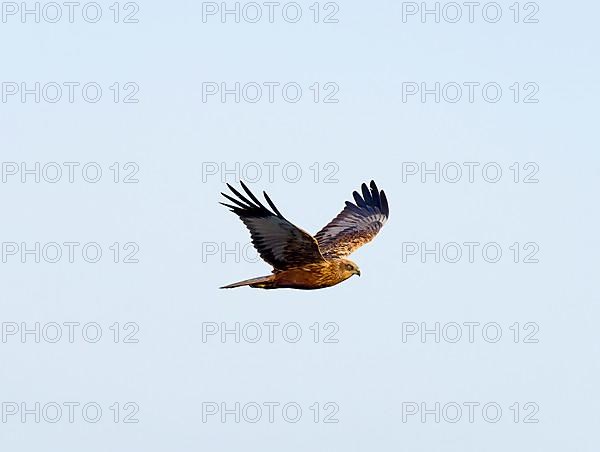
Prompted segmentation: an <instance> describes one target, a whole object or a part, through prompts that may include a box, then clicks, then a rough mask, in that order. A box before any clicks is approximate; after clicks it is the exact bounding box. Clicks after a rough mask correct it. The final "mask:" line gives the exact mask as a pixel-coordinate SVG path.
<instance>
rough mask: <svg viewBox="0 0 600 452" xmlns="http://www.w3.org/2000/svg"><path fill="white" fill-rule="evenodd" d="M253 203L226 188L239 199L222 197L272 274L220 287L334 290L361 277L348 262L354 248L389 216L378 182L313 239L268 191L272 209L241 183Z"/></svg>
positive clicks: (372, 235)
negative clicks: (328, 288)
mask: <svg viewBox="0 0 600 452" xmlns="http://www.w3.org/2000/svg"><path fill="white" fill-rule="evenodd" d="M240 184H241V186H242V188H243V189H244V191H245V192H246V194H247V195H248V197H249V198H250V199H248V198H247V197H246V196H244V195H242V194H241V193H240V192H239V191H237V190H236V189H235V188H233V187H232V186H231V185H229V184H227V186H228V187H229V189H230V190H231V192H232V193H233V194H234V195H235V197H233V196H231V195H228V194H225V193H221V194H222V195H223V196H224V197H225V198H226V199H227V200H228V201H230V202H231V203H232V204H228V203H221V204H223V205H224V206H227V207H229V208H230V209H231V211H232V212H234V213H235V214H236V215H238V216H239V217H240V219H241V220H242V221H243V222H244V224H245V225H246V227H247V228H248V230H249V231H250V236H251V237H252V243H253V244H254V247H255V248H256V249H257V251H258V253H259V254H260V256H261V257H262V258H263V260H265V262H267V263H269V264H271V265H272V266H273V274H271V275H267V276H260V277H258V278H252V279H247V280H245V281H240V282H237V283H233V284H229V285H227V286H223V287H221V289H231V288H234V287H241V286H250V287H258V288H261V289H279V288H290V289H307V290H309V289H322V288H324V287H330V286H334V285H336V284H339V283H341V282H342V281H345V280H346V279H348V278H350V277H351V276H353V275H359V276H360V270H359V268H358V266H357V265H356V264H355V263H354V262H352V261H350V260H348V259H345V257H346V256H348V255H349V254H351V253H352V252H353V251H354V250H356V249H357V248H359V247H361V246H362V245H364V244H365V243H368V242H370V241H371V240H373V238H374V237H375V235H377V233H378V232H379V230H380V229H381V228H382V227H383V225H384V223H385V222H386V221H387V219H388V217H389V213H390V211H389V207H388V203H387V199H386V196H385V193H384V192H383V190H381V191H379V189H378V188H377V185H375V182H374V181H371V184H370V188H371V189H370V190H369V188H368V187H367V185H366V184H362V186H361V191H362V196H361V195H360V194H359V193H358V192H356V191H355V192H354V193H353V196H354V201H355V203H356V204H353V203H351V202H349V201H346V207H344V209H343V210H342V211H341V212H340V213H339V214H338V216H337V217H335V218H334V219H333V220H331V222H329V224H327V225H326V226H325V227H324V228H323V229H321V230H320V231H319V232H317V234H316V235H315V236H314V237H313V236H311V235H310V234H309V233H308V232H306V231H303V230H302V229H300V228H298V227H297V226H294V225H293V224H292V223H290V222H289V221H288V220H286V219H285V218H284V216H283V215H282V214H281V213H280V212H279V210H277V207H275V204H273V201H271V199H270V198H269V196H268V195H267V193H266V192H263V194H264V196H265V200H266V201H267V203H268V204H269V206H270V207H271V209H272V211H271V210H269V209H267V208H266V207H265V206H264V205H263V204H261V202H260V201H259V200H258V199H257V198H256V197H255V196H254V194H252V192H251V191H250V190H249V189H248V187H247V186H246V185H245V184H244V183H243V182H240Z"/></svg>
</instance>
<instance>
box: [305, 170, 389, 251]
mask: <svg viewBox="0 0 600 452" xmlns="http://www.w3.org/2000/svg"><path fill="white" fill-rule="evenodd" d="M361 189H362V196H361V195H360V194H358V192H356V191H355V192H354V193H352V194H353V196H354V201H355V202H356V204H353V203H351V202H349V201H346V207H344V210H342V211H341V212H340V213H339V215H338V216H337V217H335V218H334V219H333V220H331V222H330V223H329V224H328V225H327V226H325V227H324V228H323V229H321V230H320V231H319V232H318V233H317V234H316V235H315V238H316V239H317V242H318V243H319V248H320V249H321V253H322V254H323V256H324V257H325V258H326V259H332V258H340V257H344V256H348V255H349V254H351V253H352V252H353V251H354V250H356V249H357V248H360V247H361V246H362V245H364V244H365V243H368V242H370V241H371V240H373V238H374V237H375V236H376V235H377V233H378V232H379V230H380V229H381V228H382V227H383V225H384V223H385V222H386V221H387V219H388V217H389V214H390V209H389V207H388V202H387V198H386V197H385V193H384V192H383V190H381V191H379V189H378V188H377V185H375V182H374V181H371V190H370V191H369V188H368V187H367V185H366V184H362V187H361Z"/></svg>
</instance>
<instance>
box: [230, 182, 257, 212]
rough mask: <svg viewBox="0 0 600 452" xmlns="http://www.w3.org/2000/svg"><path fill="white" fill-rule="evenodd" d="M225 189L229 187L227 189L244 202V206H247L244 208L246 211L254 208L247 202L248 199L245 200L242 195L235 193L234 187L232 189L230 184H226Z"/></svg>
mask: <svg viewBox="0 0 600 452" xmlns="http://www.w3.org/2000/svg"><path fill="white" fill-rule="evenodd" d="M227 187H229V189H230V190H231V192H232V193H233V194H234V195H236V196H237V197H238V198H240V199H241V200H242V201H243V202H245V203H246V204H248V205H247V206H246V208H248V209H252V208H255V207H256V206H255V205H254V204H252V202H251V201H249V200H248V198H246V197H245V196H244V195H242V194H241V193H240V192H239V191H237V190H236V189H235V188H234V187H232V186H231V185H230V184H227Z"/></svg>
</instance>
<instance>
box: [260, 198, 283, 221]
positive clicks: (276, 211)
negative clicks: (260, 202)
mask: <svg viewBox="0 0 600 452" xmlns="http://www.w3.org/2000/svg"><path fill="white" fill-rule="evenodd" d="M263 196H264V197H265V199H266V200H267V202H268V203H269V206H271V209H273V211H274V212H275V213H276V214H277V216H278V217H279V218H283V215H281V212H280V211H279V210H278V209H277V207H275V204H274V203H273V201H271V198H269V195H267V192H266V191H263Z"/></svg>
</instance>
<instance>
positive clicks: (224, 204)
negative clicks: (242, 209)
mask: <svg viewBox="0 0 600 452" xmlns="http://www.w3.org/2000/svg"><path fill="white" fill-rule="evenodd" d="M219 204H221V205H222V206H225V207H229V208H230V209H231V211H232V212H233V211H234V210H235V209H237V207H235V206H232V205H231V204H227V203H224V202H219Z"/></svg>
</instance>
